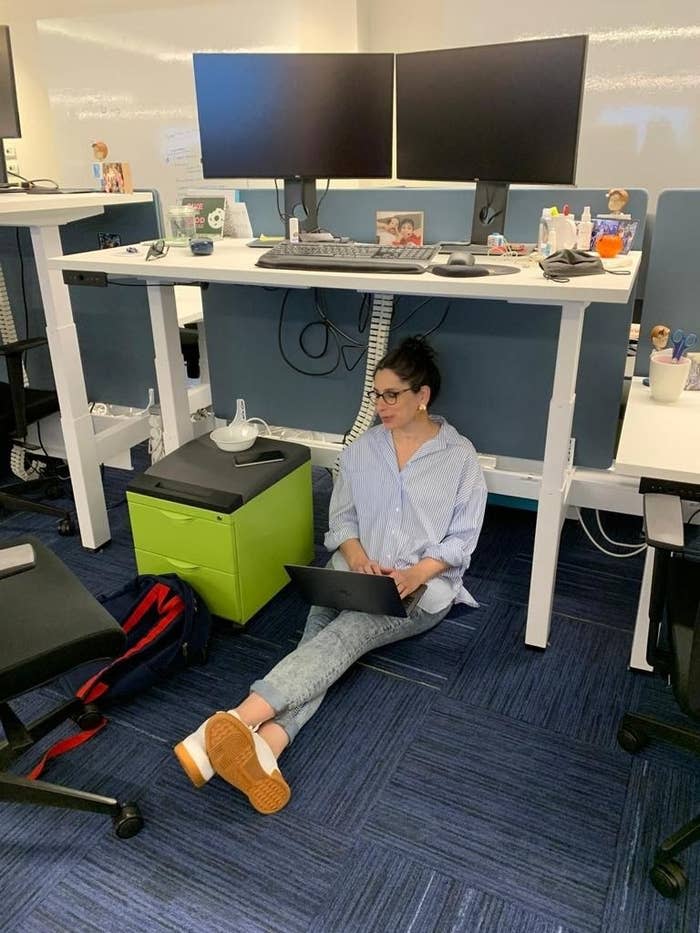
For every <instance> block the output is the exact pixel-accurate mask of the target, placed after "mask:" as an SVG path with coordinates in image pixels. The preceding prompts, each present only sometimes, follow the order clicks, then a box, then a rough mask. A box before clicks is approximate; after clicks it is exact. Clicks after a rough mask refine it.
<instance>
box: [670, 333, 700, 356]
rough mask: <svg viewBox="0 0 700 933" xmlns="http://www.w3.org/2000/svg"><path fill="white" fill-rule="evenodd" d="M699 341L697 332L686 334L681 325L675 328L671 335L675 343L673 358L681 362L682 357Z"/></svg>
mask: <svg viewBox="0 0 700 933" xmlns="http://www.w3.org/2000/svg"><path fill="white" fill-rule="evenodd" d="M697 342H698V335H697V334H686V333H685V331H683V330H681V329H680V327H679V328H678V329H677V330H674V332H673V334H672V335H671V343H672V344H673V354H672V356H671V358H672V359H673V360H675V361H676V362H680V360H681V358H682V357H683V355H684V354H685V352H686V351H687V350H692V349H693V347H694V346H696V344H697Z"/></svg>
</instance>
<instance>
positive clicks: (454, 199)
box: [240, 187, 648, 249]
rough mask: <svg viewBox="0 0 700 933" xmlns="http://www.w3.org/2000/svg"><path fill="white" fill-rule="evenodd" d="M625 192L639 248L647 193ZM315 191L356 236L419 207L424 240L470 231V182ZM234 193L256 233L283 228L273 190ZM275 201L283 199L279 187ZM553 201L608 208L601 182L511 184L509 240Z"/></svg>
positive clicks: (368, 236)
mask: <svg viewBox="0 0 700 933" xmlns="http://www.w3.org/2000/svg"><path fill="white" fill-rule="evenodd" d="M629 195H630V200H629V204H628V205H627V212H628V213H630V214H631V215H632V217H633V218H634V219H635V220H638V221H640V224H639V227H638V228H637V234H636V237H635V240H634V243H633V244H632V246H633V249H641V244H642V237H643V235H644V220H645V217H646V212H647V201H648V196H647V192H646V191H645V190H644V189H642V188H630V189H629ZM318 197H319V200H320V199H321V197H323V201H322V203H321V205H320V208H319V222H320V224H321V226H322V228H323V229H326V230H331V231H333V232H334V233H336V234H338V235H342V236H349V237H352V238H353V239H356V240H364V241H368V242H370V243H373V242H374V229H375V227H374V221H375V212H376V211H395V212H396V213H401V212H402V211H404V212H405V211H423V212H424V214H425V218H424V219H425V235H424V240H425V242H426V243H429V242H435V241H437V240H467V239H469V235H470V232H471V225H472V211H473V209H474V190H473V189H472V188H452V189H450V188H359V189H358V188H340V189H337V190H334V189H333V188H331V189H330V190H329V191H328V194H326V195H325V196H323V189H322V188H321V189H319V194H318ZM240 199H241V201H244V202H245V203H246V205H247V207H248V213H249V215H250V221H251V224H252V226H253V231H254V232H255V233H256V234H261V233H266V234H268V235H272V234H278V235H279V234H281V233H282V232H283V227H282V222H281V220H280V217H279V214H278V212H277V205H276V202H275V192H274V190H271V189H269V188H267V189H250V190H243V191H241V192H240ZM279 204H280V205H283V197H282V193H281V191H280V195H279ZM553 204H555V205H557V206H558V207H559V209H561V208H562V207H563V205H564V204H569V206H570V207H571V210H572V211H573V212H574V213H575V214H576V217H580V216H581V213H582V211H583V208H584V206H585V205H589V206H590V208H591V214H592V215H593V216H595V215H596V214H599V213H604V212H607V209H608V207H607V198H606V197H605V189H604V188H551V187H547V188H516V187H514V188H512V189H511V190H510V194H509V197H508V210H507V214H506V230H505V232H506V236H508V237H509V238H510V239H511V240H512V241H513V242H517V241H523V242H526V243H528V242H529V243H532V242H534V241H535V239H536V237H537V226H538V222H539V218H540V215H541V213H542V208H543V207H551V206H552V205H553Z"/></svg>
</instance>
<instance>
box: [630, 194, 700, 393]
mask: <svg viewBox="0 0 700 933" xmlns="http://www.w3.org/2000/svg"><path fill="white" fill-rule="evenodd" d="M698 224H700V189H698V188H675V189H669V190H667V191H662V192H661V194H660V195H659V200H658V202H657V205H656V216H655V218H654V237H653V240H652V243H651V251H650V256H649V263H648V269H647V280H646V286H645V292H644V308H643V311H642V320H641V327H640V339H639V352H638V354H637V363H636V367H635V371H636V373H637V374H638V375H642V376H646V375H648V373H649V354H650V353H651V350H652V344H651V340H650V338H649V333H650V331H651V329H652V327H654V325H655V324H666V325H667V326H668V327H670V328H671V330H672V331H673V330H675V329H676V328H677V327H681V328H683V330H685V331H694V332H695V333H696V334H699V335H700V300H698V273H697V255H696V249H697V242H698Z"/></svg>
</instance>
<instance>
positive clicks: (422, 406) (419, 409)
mask: <svg viewBox="0 0 700 933" xmlns="http://www.w3.org/2000/svg"><path fill="white" fill-rule="evenodd" d="M427 410H428V408H427V406H426V405H423V404H422V403H421V404H420V405H419V406H418V411H427Z"/></svg>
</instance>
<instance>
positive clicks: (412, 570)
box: [382, 565, 425, 599]
mask: <svg viewBox="0 0 700 933" xmlns="http://www.w3.org/2000/svg"><path fill="white" fill-rule="evenodd" d="M382 572H383V573H385V574H386V575H387V576H389V577H391V578H392V580H394V581H395V583H396V588H397V589H398V591H399V596H400V597H401V599H404V598H405V597H406V596H410V595H411V593H412V592H413V591H414V590H417V589H418V587H419V586H422V584H423V583H425V574H424V573H423V571H422V570H421V569H420V567H418V566H417V565H414V566H413V567H406V568H405V570H394V569H392V568H391V567H382Z"/></svg>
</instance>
